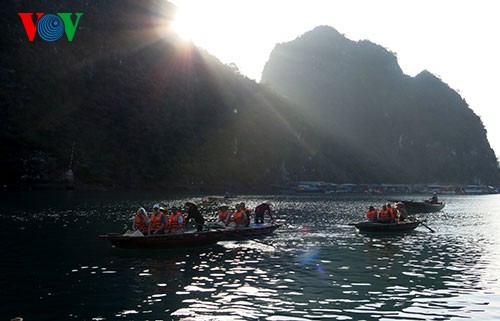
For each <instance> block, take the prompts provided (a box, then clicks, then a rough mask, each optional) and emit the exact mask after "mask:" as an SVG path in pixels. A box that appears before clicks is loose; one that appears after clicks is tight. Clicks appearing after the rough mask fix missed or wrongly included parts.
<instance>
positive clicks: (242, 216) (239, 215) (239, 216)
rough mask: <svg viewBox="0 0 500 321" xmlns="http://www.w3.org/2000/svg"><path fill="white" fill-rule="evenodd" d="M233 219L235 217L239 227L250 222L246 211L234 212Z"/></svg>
mask: <svg viewBox="0 0 500 321" xmlns="http://www.w3.org/2000/svg"><path fill="white" fill-rule="evenodd" d="M233 217H234V222H235V223H236V224H237V225H243V224H245V223H246V222H247V220H248V217H247V216H246V211H245V210H239V211H236V212H234V214H233Z"/></svg>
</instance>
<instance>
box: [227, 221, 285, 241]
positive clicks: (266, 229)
mask: <svg viewBox="0 0 500 321" xmlns="http://www.w3.org/2000/svg"><path fill="white" fill-rule="evenodd" d="M280 226H281V224H270V225H266V224H254V223H252V224H250V226H248V227H241V228H226V229H220V230H218V231H220V232H222V233H223V238H222V240H224V241H232V240H242V239H252V238H257V237H261V236H266V235H269V234H272V233H273V232H274V231H275V230H276V229H277V228H279V227H280Z"/></svg>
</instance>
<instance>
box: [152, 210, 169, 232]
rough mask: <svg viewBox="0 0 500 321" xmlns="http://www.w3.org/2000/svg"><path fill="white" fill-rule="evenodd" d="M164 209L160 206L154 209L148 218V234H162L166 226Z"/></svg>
mask: <svg viewBox="0 0 500 321" xmlns="http://www.w3.org/2000/svg"><path fill="white" fill-rule="evenodd" d="M165 215H166V214H165V209H164V208H163V207H160V208H159V209H158V210H155V211H154V213H153V214H152V215H151V219H150V234H163V233H165V227H166V226H167V218H166V216H165Z"/></svg>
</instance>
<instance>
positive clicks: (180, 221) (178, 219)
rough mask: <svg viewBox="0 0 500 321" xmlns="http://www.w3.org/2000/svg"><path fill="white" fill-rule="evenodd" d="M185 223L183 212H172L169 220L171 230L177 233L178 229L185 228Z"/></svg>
mask: <svg viewBox="0 0 500 321" xmlns="http://www.w3.org/2000/svg"><path fill="white" fill-rule="evenodd" d="M184 221H185V219H184V216H183V215H182V214H181V212H172V214H170V217H169V218H168V223H169V226H170V230H172V231H176V230H177V229H178V228H180V227H184Z"/></svg>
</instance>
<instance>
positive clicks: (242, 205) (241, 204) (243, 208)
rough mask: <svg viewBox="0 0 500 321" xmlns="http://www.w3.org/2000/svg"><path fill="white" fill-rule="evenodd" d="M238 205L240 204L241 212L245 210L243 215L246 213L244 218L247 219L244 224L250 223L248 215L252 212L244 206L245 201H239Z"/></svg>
mask: <svg viewBox="0 0 500 321" xmlns="http://www.w3.org/2000/svg"><path fill="white" fill-rule="evenodd" d="M240 206H241V210H242V211H243V212H245V215H246V219H247V221H246V223H245V226H249V225H250V216H251V214H252V213H251V212H250V210H249V209H247V207H246V205H245V203H244V202H241V203H240Z"/></svg>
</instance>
